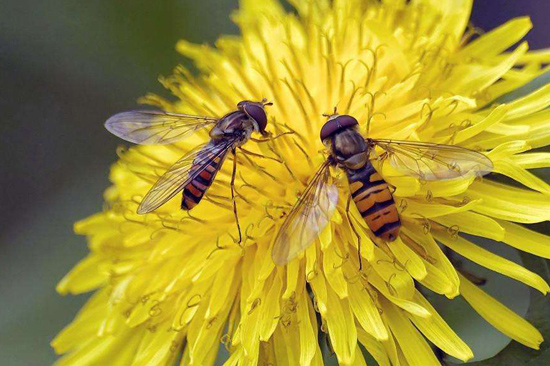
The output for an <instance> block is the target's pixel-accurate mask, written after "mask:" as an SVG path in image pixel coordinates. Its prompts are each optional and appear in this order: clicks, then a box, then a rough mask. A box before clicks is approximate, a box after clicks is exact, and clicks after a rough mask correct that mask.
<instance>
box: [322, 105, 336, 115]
mask: <svg viewBox="0 0 550 366" xmlns="http://www.w3.org/2000/svg"><path fill="white" fill-rule="evenodd" d="M337 114H338V107H336V106H335V107H334V111H333V112H332V114H328V113H323V117H327V118H330V117H332V116H335V115H337Z"/></svg>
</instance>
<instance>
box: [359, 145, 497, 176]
mask: <svg viewBox="0 0 550 366" xmlns="http://www.w3.org/2000/svg"><path fill="white" fill-rule="evenodd" d="M367 143H369V144H370V145H371V146H372V145H375V146H379V147H380V148H382V149H383V150H385V153H386V154H385V155H386V156H385V159H387V160H388V161H389V163H390V164H391V165H392V166H393V167H394V168H395V169H397V170H398V171H400V172H402V173H404V174H407V175H411V176H414V177H417V178H419V179H423V180H446V179H454V178H460V177H469V176H483V175H485V174H489V173H490V172H491V171H492V170H493V162H492V161H491V159H489V158H488V157H487V156H485V155H483V154H482V153H480V152H478V151H475V150H470V149H466V148H464V147H459V146H453V145H442V144H434V143H429V142H415V141H399V140H383V139H367Z"/></svg>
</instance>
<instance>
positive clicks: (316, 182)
mask: <svg viewBox="0 0 550 366" xmlns="http://www.w3.org/2000/svg"><path fill="white" fill-rule="evenodd" d="M329 166H330V163H329V161H328V160H327V161H326V162H325V163H324V164H323V165H321V167H320V168H319V170H318V171H317V173H316V174H315V176H314V177H313V179H312V180H311V182H310V183H309V184H308V186H307V188H306V190H305V191H304V193H303V194H302V196H301V197H300V199H299V200H298V202H296V204H295V205H294V207H293V208H292V210H291V211H290V213H289V214H288V216H287V218H286V220H285V222H284V223H283V225H282V226H281V228H280V229H279V232H278V233H277V237H276V238H275V243H274V244H273V251H272V253H271V256H272V258H273V262H275V264H277V265H285V264H287V263H288V262H290V261H291V260H292V259H293V258H294V257H296V256H297V255H298V253H300V251H302V250H304V249H306V248H307V247H308V246H309V245H310V244H311V243H313V241H314V240H315V239H316V238H317V236H318V235H319V233H320V232H321V231H322V230H323V229H324V227H325V226H326V225H327V224H328V222H329V220H330V218H331V217H332V215H333V214H334V210H335V209H336V204H337V202H338V189H337V187H336V185H335V184H331V183H329V179H330V171H329Z"/></svg>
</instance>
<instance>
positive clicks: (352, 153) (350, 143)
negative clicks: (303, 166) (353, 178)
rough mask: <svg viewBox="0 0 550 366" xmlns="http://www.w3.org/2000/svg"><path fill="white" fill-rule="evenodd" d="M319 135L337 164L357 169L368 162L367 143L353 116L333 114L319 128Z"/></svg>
mask: <svg viewBox="0 0 550 366" xmlns="http://www.w3.org/2000/svg"><path fill="white" fill-rule="evenodd" d="M320 137H321V140H322V141H323V143H324V145H325V146H326V147H327V148H328V149H329V152H330V154H331V156H332V157H333V159H335V160H336V162H337V163H338V164H339V165H341V166H343V167H345V168H347V169H359V168H361V167H363V166H364V165H365V164H366V163H367V162H368V157H369V154H368V144H367V143H366V142H365V139H364V138H363V136H361V134H360V133H359V125H358V123H357V120H356V119H355V118H354V117H352V116H348V115H337V114H333V115H332V116H330V117H329V119H328V121H327V122H326V123H325V125H324V126H323V128H322V129H321V136H320Z"/></svg>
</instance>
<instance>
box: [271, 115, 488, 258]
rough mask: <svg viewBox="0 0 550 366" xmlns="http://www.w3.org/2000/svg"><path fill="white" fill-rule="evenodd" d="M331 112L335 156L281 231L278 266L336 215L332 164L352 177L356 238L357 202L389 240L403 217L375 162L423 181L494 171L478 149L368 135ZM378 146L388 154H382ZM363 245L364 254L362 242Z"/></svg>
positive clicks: (324, 136) (326, 135)
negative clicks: (375, 166)
mask: <svg viewBox="0 0 550 366" xmlns="http://www.w3.org/2000/svg"><path fill="white" fill-rule="evenodd" d="M325 116H326V117H328V121H327V122H326V123H325V124H324V126H323V127H322V129H321V133H320V138H321V141H322V142H323V144H324V146H325V148H326V150H327V151H328V155H329V156H328V158H327V159H326V160H325V162H324V163H323V164H322V165H321V166H320V167H319V169H318V170H317V172H316V174H315V175H314V176H313V178H312V179H311V180H310V182H309V184H308V185H307V187H306V189H305V190H304V192H303V193H302V194H301V196H300V198H299V199H298V201H297V202H296V204H295V205H294V207H293V208H292V210H291V211H290V213H289V214H288V216H287V217H286V219H285V221H284V223H283V225H282V226H281V228H280V229H279V232H278V233H277V236H276V238H275V241H274V244H273V249H272V258H273V261H274V263H275V264H277V265H285V264H287V263H288V262H290V261H291V260H292V259H293V258H294V257H296V256H297V255H298V254H299V253H300V252H302V251H304V250H305V249H306V248H307V247H309V246H310V245H311V244H312V243H313V242H314V241H315V239H316V238H317V236H318V235H319V233H320V232H321V231H322V230H323V228H324V227H325V226H326V225H327V224H328V222H329V220H330V218H331V217H332V215H333V213H334V211H335V209H336V205H337V202H338V188H337V187H336V184H335V183H334V182H333V181H332V177H331V175H330V169H329V168H330V167H338V168H340V169H342V170H343V171H344V172H345V173H346V175H347V180H348V183H349V193H350V195H349V196H348V199H347V205H346V215H347V218H348V220H349V222H350V225H351V227H352V229H353V230H354V231H355V234H356V236H357V237H359V235H358V233H357V231H356V229H355V228H354V225H353V222H352V221H351V217H350V213H349V209H350V202H351V200H353V201H354V203H355V205H356V207H357V209H358V210H359V212H360V214H361V216H362V217H363V219H364V220H365V222H366V224H367V226H368V227H369V229H370V231H371V233H372V236H374V237H375V238H378V239H381V240H383V241H386V242H391V241H394V240H395V239H397V237H398V235H399V231H400V227H401V221H400V218H399V213H398V211H397V207H396V205H395V201H394V198H393V195H392V191H391V190H390V186H389V185H388V183H386V181H385V180H384V179H383V178H382V176H381V175H380V174H379V173H378V172H377V171H376V169H375V168H374V166H373V163H372V161H373V160H375V159H377V160H379V161H388V162H389V164H390V165H391V166H392V167H393V168H395V169H396V170H397V171H398V172H400V173H402V174H405V175H409V176H413V177H416V178H418V179H420V180H421V181H434V180H447V179H455V178H460V177H467V176H472V175H473V176H483V175H485V174H488V173H489V172H491V170H492V169H493V163H492V162H491V160H490V159H489V158H488V157H486V156H485V155H483V154H482V153H480V152H477V151H474V150H470V149H466V148H463V147H459V146H453V145H444V144H435V143H428V142H415V141H400V140H388V139H372V138H368V137H367V138H364V137H363V136H362V135H361V134H360V133H359V130H358V126H359V125H358V122H357V120H356V119H355V118H354V117H352V116H349V115H338V114H336V110H335V111H334V114H332V115H330V116H329V115H325ZM367 130H368V129H367ZM376 149H378V150H381V151H382V153H381V154H380V155H378V153H377V152H376ZM372 236H371V237H372ZM358 243H359V244H358V251H359V252H360V250H361V248H360V243H361V242H360V240H359V241H358ZM359 255H360V253H359ZM359 265H360V266H361V260H360V261H359Z"/></svg>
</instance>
